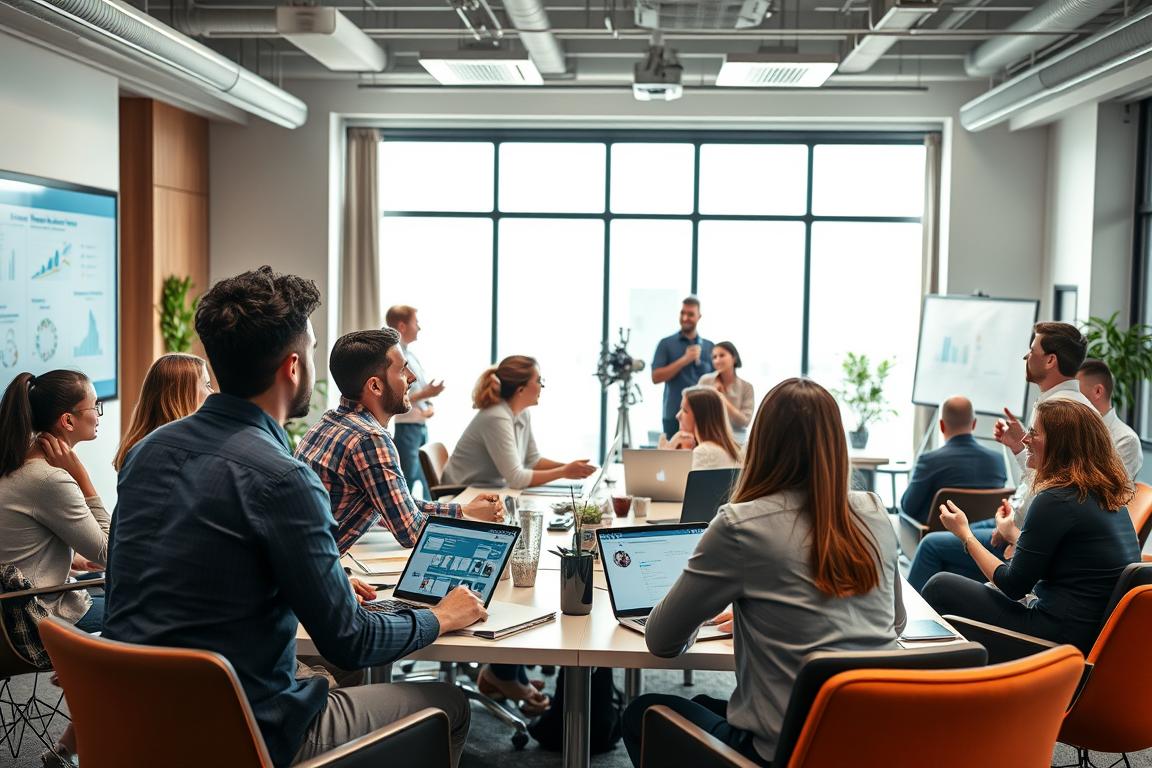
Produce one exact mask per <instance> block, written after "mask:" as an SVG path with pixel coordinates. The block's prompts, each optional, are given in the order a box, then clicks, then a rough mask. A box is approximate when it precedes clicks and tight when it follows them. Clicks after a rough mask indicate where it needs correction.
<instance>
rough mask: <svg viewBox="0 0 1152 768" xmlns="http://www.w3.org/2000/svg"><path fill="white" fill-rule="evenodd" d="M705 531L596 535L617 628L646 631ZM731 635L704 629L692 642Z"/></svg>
mask: <svg viewBox="0 0 1152 768" xmlns="http://www.w3.org/2000/svg"><path fill="white" fill-rule="evenodd" d="M706 530H708V526H707V525H706V524H704V523H687V524H681V523H672V524H669V525H642V526H638V527H632V528H616V527H612V528H600V529H598V530H597V531H596V538H597V539H598V543H599V545H600V560H601V562H603V563H604V580H605V581H606V582H608V595H609V597H611V598H612V612H613V613H614V614H615V615H616V620H617V621H618V622H620V624H622V625H623V626H625V627H627V628H628V629H631V630H635V631H636V632H640V633H643V632H645V631H646V624H647V623H648V614H650V613H652V609H653V608H655V607H656V603H658V602H660V600H661V599H662V598H663V597H664V595H666V594H668V590H669V589H671V588H672V585H673V584H674V583H675V582H676V579H678V578H679V577H680V574H681V573H683V572H684V566H686V565H687V564H688V558H690V557H691V556H692V553H693V552H695V551H696V545H697V544H698V543H700V537H701V536H703V535H704V531H706ZM731 636H732V635H731V633H729V632H721V631H720V630H718V629H717V628H716V627H713V626H709V625H705V626H703V627H701V628H700V632H699V634H697V635H696V639H697V640H715V639H717V638H721V637H731Z"/></svg>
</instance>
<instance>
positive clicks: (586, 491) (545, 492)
mask: <svg viewBox="0 0 1152 768" xmlns="http://www.w3.org/2000/svg"><path fill="white" fill-rule="evenodd" d="M619 442H620V432H619V431H617V433H616V436H615V437H614V438H612V444H611V445H609V446H608V450H607V452H605V454H604V455H605V456H607V457H608V458H607V459H606V460H605V461H603V462H601V463H600V468H599V469H598V470H596V471H595V472H594V473H593V474H591V475H590V476H588V477H587V478H585V479H583V480H553V481H552V482H550V483H545V484H544V485H533V486H529V487H528V488H525V489H524V490H522V491H521V493H522V494H524V495H527V496H562V497H565V498H571V497H573V496H575V497H576V498H578V499H580V500H582V501H586V500H588V499H590V498H592V496H593V495H594V494H595V493H596V490H597V489H598V488H599V487H600V484H601V483H603V482H604V478H605V477H607V475H608V465H609V463H611V460H612V456H613V454H614V453H615V452H616V447H617V444H618V443H619Z"/></svg>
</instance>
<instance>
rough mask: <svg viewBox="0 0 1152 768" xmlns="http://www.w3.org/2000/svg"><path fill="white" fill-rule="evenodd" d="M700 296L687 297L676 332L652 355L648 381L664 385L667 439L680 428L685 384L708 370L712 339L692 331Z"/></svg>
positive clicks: (710, 367)
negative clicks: (678, 421)
mask: <svg viewBox="0 0 1152 768" xmlns="http://www.w3.org/2000/svg"><path fill="white" fill-rule="evenodd" d="M700 317H701V315H700V299H698V298H696V297H695V296H689V297H688V298H686V299H684V301H683V303H682V305H681V307H680V332H679V333H674V334H672V335H671V336H668V337H666V338H663V339H661V340H660V343H659V344H657V345H656V353H655V354H654V355H652V383H653V384H663V385H664V410H663V424H662V426H663V428H664V436H665V437H667V438H669V439H671V438H672V435H674V434H676V431H677V430H678V429H679V428H680V426H679V424H678V423H677V421H676V412H677V411H679V410H680V397H681V395H682V394H683V392H684V390H685V389H686V388H687V387H694V386H696V384H697V383H698V382H699V381H700V377H701V376H703V375H704V374H706V373H710V372H711V371H712V342H710V341H708V339H705V338H704V337H702V336H700V335H699V334H698V333H697V332H696V324H697V323H699V322H700Z"/></svg>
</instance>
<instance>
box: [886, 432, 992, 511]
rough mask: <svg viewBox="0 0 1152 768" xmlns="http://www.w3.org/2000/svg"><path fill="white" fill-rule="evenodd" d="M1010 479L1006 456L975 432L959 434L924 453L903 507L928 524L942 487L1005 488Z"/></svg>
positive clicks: (903, 501) (910, 479) (903, 500)
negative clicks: (984, 443) (930, 508)
mask: <svg viewBox="0 0 1152 768" xmlns="http://www.w3.org/2000/svg"><path fill="white" fill-rule="evenodd" d="M1007 481H1008V478H1007V476H1006V475H1005V473H1004V457H1003V456H1001V455H1000V454H999V453H998V452H996V451H993V450H991V449H988V448H985V447H983V446H981V445H980V444H979V443H977V442H976V438H974V437H972V435H955V436H954V437H952V439H950V440H949V441H948V442H946V443H945V444H944V445H942V446H941V447H939V448H937V449H936V450H934V451H929V452H927V453H924V454H921V455H920V458H919V459H918V460H917V461H916V466H915V467H914V468H913V470H912V477H911V478H909V480H908V490H906V491H904V496H903V497H902V498H901V499H900V508H901V509H903V510H904V512H905V514H907V515H909V516H911V517H914V518H916V519H917V520H919V521H920V522H922V523H925V522H927V521H928V506H929V505H930V504H931V503H932V499H933V498H934V497H935V496H936V492H937V491H939V490H940V489H941V488H1003V487H1004V484H1005V483H1006V482H1007Z"/></svg>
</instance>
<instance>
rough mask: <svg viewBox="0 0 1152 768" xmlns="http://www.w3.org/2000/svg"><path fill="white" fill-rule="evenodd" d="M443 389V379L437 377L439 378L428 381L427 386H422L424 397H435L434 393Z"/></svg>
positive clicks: (436, 393)
mask: <svg viewBox="0 0 1152 768" xmlns="http://www.w3.org/2000/svg"><path fill="white" fill-rule="evenodd" d="M443 391H444V379H439V380H436V379H433V380H432V381H430V382H428V386H427V387H425V388H424V396H425V397H436V395H438V394H440V393H441V392H443Z"/></svg>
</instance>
